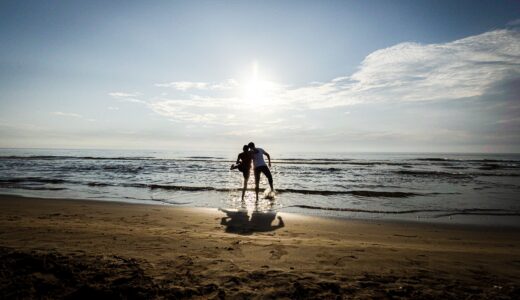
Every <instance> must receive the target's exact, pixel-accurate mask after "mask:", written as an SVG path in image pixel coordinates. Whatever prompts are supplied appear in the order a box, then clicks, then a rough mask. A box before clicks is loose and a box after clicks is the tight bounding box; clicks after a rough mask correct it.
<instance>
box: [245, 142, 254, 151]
mask: <svg viewBox="0 0 520 300" xmlns="http://www.w3.org/2000/svg"><path fill="white" fill-rule="evenodd" d="M247 146H249V148H251V150H255V143H253V142H250V143H249V144H247Z"/></svg>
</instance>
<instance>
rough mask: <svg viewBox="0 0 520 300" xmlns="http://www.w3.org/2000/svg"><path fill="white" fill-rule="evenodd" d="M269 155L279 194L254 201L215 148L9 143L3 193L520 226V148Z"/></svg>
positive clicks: (227, 157)
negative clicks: (36, 147) (519, 150)
mask: <svg viewBox="0 0 520 300" xmlns="http://www.w3.org/2000/svg"><path fill="white" fill-rule="evenodd" d="M271 154H272V155H273V157H275V158H277V159H275V160H273V168H272V173H273V177H274V180H275V189H276V191H277V194H276V199H275V201H274V202H271V201H268V200H266V199H261V200H260V201H259V203H258V204H257V205H255V201H254V194H253V192H252V191H248V192H247V196H246V201H245V202H244V203H242V202H241V201H240V199H239V198H240V190H239V188H240V187H241V180H242V175H241V173H239V172H238V171H230V170H229V166H230V165H231V163H233V159H234V157H235V155H236V154H235V153H218V152H217V153H212V154H211V155H208V154H207V153H197V154H195V155H194V154H193V153H190V154H188V153H186V152H167V151H110V150H43V149H40V150H33V149H31V150H27V149H2V150H0V193H12V194H21V195H28V196H38V197H58V198H66V197H71V198H81V199H96V200H111V201H114V200H115V201H126V202H145V203H160V204H171V205H185V206H196V207H227V208H239V207H242V206H243V207H246V208H250V209H260V210H268V209H276V210H280V211H286V212H299V213H305V214H313V215H322V216H335V217H337V216H340V217H341V216H343V217H345V216H346V217H354V218H381V219H407V220H428V221H441V222H463V223H484V224H507V225H518V226H520V217H519V216H520V201H519V199H520V197H519V195H520V180H519V179H520V178H519V176H520V155H512V154H485V155H476V154H424V153H421V154H417V153H370V154H363V153H327V154H325V153H308V154H303V153H287V154H284V155H279V154H277V153H271ZM261 186H262V187H263V188H265V187H267V182H266V180H265V178H263V179H262V182H261ZM249 187H250V188H253V187H254V184H253V176H251V179H250V181H249Z"/></svg>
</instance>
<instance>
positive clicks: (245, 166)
mask: <svg viewBox="0 0 520 300" xmlns="http://www.w3.org/2000/svg"><path fill="white" fill-rule="evenodd" d="M242 150H243V152H242V153H240V154H238V157H237V162H236V164H234V165H233V166H231V169H238V170H239V171H241V172H242V174H243V175H244V187H243V188H242V200H244V195H245V193H246V189H247V181H248V180H249V172H250V170H251V161H253V165H254V174H255V193H256V201H258V189H259V187H258V185H259V183H260V173H264V175H265V177H267V180H269V186H270V187H271V192H274V188H273V176H272V175H271V171H270V170H269V168H270V167H271V156H269V153H267V152H265V150H264V149H262V148H257V147H255V143H253V142H251V143H249V144H248V145H244V147H243V148H242ZM264 155H265V156H267V160H268V161H269V167H267V165H266V163H265V161H264Z"/></svg>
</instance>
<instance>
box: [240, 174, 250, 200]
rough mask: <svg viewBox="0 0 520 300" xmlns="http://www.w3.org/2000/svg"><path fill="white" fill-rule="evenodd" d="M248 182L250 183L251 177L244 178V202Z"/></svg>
mask: <svg viewBox="0 0 520 300" xmlns="http://www.w3.org/2000/svg"><path fill="white" fill-rule="evenodd" d="M248 181H249V176H244V187H242V201H244V195H245V194H246V189H247V182H248Z"/></svg>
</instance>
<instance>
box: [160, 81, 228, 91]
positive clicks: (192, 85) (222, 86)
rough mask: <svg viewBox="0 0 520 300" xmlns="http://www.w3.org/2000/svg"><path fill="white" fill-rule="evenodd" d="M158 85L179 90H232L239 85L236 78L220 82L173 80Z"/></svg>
mask: <svg viewBox="0 0 520 300" xmlns="http://www.w3.org/2000/svg"><path fill="white" fill-rule="evenodd" d="M154 85H155V86H156V87H169V88H174V89H176V90H179V91H187V90H230V89H233V88H235V87H237V86H238V82H237V81H236V80H235V79H228V80H226V81H223V82H219V83H209V82H193V81H172V82H167V83H156V84H154Z"/></svg>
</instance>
